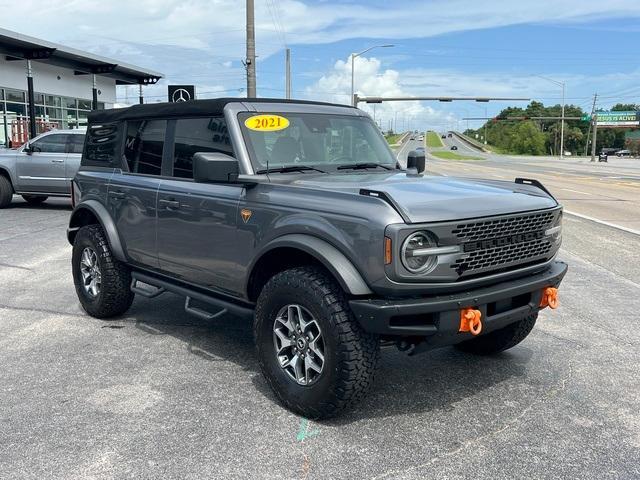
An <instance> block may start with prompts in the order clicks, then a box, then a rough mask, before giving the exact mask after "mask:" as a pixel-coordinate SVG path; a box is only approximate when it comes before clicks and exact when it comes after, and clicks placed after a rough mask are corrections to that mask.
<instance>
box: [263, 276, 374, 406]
mask: <svg viewBox="0 0 640 480" xmlns="http://www.w3.org/2000/svg"><path fill="white" fill-rule="evenodd" d="M254 335H255V340H256V348H257V353H258V360H259V362H260V367H261V369H262V372H263V374H264V375H265V377H266V379H267V381H268V383H269V385H270V386H271V388H272V389H273V391H274V392H275V394H276V396H277V397H278V398H279V399H280V401H281V402H282V403H283V404H284V405H285V406H286V407H287V408H289V409H291V410H293V411H294V412H296V413H298V414H300V415H303V416H305V417H307V418H326V417H330V416H333V415H335V414H337V413H338V412H340V411H342V410H344V409H345V408H348V407H349V406H351V405H353V404H354V403H356V402H357V401H359V400H360V399H361V398H362V397H363V396H364V395H365V394H366V392H367V391H368V389H369V387H370V386H371V383H372V381H373V374H374V371H375V368H376V364H377V361H378V357H379V347H378V343H379V342H378V338H377V336H375V335H372V334H368V333H366V332H365V331H364V330H362V327H360V325H359V324H358V323H357V322H356V320H355V319H354V318H353V314H352V313H351V311H350V309H349V304H348V303H347V300H346V297H345V294H344V292H343V291H342V289H341V288H340V286H339V285H337V284H336V282H335V281H334V280H333V279H332V278H331V277H330V276H329V275H327V274H326V273H325V272H324V271H322V270H320V269H318V268H314V267H297V268H293V269H290V270H286V271H284V272H281V273H278V274H276V275H275V276H274V277H273V278H271V280H269V282H268V283H267V284H266V285H265V287H264V288H263V290H262V292H261V293H260V296H259V298H258V302H257V306H256V315H255V323H254Z"/></svg>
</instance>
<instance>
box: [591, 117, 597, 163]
mask: <svg viewBox="0 0 640 480" xmlns="http://www.w3.org/2000/svg"><path fill="white" fill-rule="evenodd" d="M591 119H592V121H593V140H591V142H592V143H591V161H592V162H595V161H596V138H597V136H598V113H597V112H595V113H594V114H593V116H592V117H591Z"/></svg>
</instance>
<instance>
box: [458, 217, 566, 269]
mask: <svg viewBox="0 0 640 480" xmlns="http://www.w3.org/2000/svg"><path fill="white" fill-rule="evenodd" d="M557 215H558V211H557V210H555V211H547V212H539V213H532V214H525V215H515V216H509V217H502V218H497V219H491V220H480V221H475V222H470V223H464V224H457V225H456V227H455V228H454V229H453V230H452V233H453V234H454V235H455V236H456V237H457V238H458V239H460V241H461V243H462V244H463V245H464V244H468V245H472V244H473V245H474V247H473V248H471V249H470V250H472V251H468V252H465V253H464V254H463V257H462V258H459V259H458V260H456V261H455V262H454V263H453V264H451V268H452V269H453V270H455V271H456V272H457V273H458V275H465V276H466V275H470V274H474V273H475V274H478V273H481V272H490V271H493V270H499V269H504V268H508V267H511V266H514V265H518V264H523V263H527V264H529V263H531V262H537V261H544V260H546V259H547V258H549V256H550V253H551V252H552V250H553V248H554V246H555V244H553V243H552V241H551V239H550V238H548V237H546V236H544V235H543V232H544V231H545V230H547V229H548V228H550V227H551V226H553V224H554V222H555V219H556V216H557ZM527 233H534V234H537V235H534V236H533V237H535V238H532V235H529V236H527V235H524V236H523V237H522V238H523V239H524V241H518V235H521V234H527ZM485 240H487V242H483V241H485ZM491 240H496V241H491ZM500 240H503V241H500ZM504 240H506V241H504ZM473 242H478V243H477V244H474V243H473ZM505 243H506V244H505Z"/></svg>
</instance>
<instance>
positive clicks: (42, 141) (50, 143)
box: [29, 133, 68, 153]
mask: <svg viewBox="0 0 640 480" xmlns="http://www.w3.org/2000/svg"><path fill="white" fill-rule="evenodd" d="M67 137H68V135H67V134H66V133H52V134H50V135H47V136H46V137H42V138H39V139H38V140H35V141H33V142H30V143H29V145H30V146H31V149H32V151H34V152H40V153H65V152H66V147H67Z"/></svg>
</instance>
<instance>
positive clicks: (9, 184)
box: [0, 130, 85, 208]
mask: <svg viewBox="0 0 640 480" xmlns="http://www.w3.org/2000/svg"><path fill="white" fill-rule="evenodd" d="M84 137H85V132H84V131H83V130H51V131H49V132H45V133H43V134H41V135H38V136H37V137H35V138H34V139H32V140H30V141H29V142H27V143H25V144H24V145H22V146H21V147H20V148H18V149H17V150H9V149H3V150H0V208H4V207H6V206H8V205H9V204H10V203H11V200H12V197H13V194H14V193H15V194H17V195H22V197H23V198H24V199H25V200H26V201H27V202H28V203H30V204H40V203H42V202H44V201H45V200H46V199H47V198H48V197H52V196H55V197H68V196H70V194H71V180H72V179H73V177H74V176H75V174H76V172H77V171H78V168H80V157H81V156H82V147H83V145H84Z"/></svg>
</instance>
